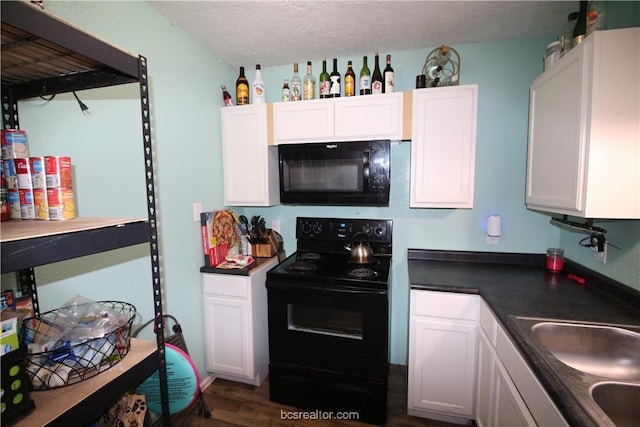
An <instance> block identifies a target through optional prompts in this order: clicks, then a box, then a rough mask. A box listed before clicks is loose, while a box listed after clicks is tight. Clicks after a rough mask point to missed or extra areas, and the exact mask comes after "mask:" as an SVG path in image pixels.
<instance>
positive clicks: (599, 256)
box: [593, 242, 609, 264]
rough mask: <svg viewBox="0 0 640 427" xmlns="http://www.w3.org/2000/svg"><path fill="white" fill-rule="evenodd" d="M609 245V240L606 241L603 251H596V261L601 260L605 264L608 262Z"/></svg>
mask: <svg viewBox="0 0 640 427" xmlns="http://www.w3.org/2000/svg"><path fill="white" fill-rule="evenodd" d="M608 247H609V244H608V243H607V242H604V250H603V251H602V252H596V253H595V254H593V256H594V257H595V259H596V261H598V262H601V263H603V264H606V263H607V248H608Z"/></svg>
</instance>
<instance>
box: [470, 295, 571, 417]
mask: <svg viewBox="0 0 640 427" xmlns="http://www.w3.org/2000/svg"><path fill="white" fill-rule="evenodd" d="M477 374H478V376H477V396H478V399H477V401H476V422H477V424H478V426H479V427H489V426H510V427H512V426H513V427H516V426H554V427H557V426H568V425H569V424H567V422H566V421H565V419H564V417H563V416H562V415H561V414H560V412H559V411H558V409H557V408H556V406H555V404H554V403H553V401H552V400H551V398H550V397H549V395H548V394H547V393H546V392H545V391H544V389H543V388H542V385H541V384H540V383H539V382H538V380H537V378H536V377H535V375H534V373H533V372H532V371H531V369H530V368H529V367H528V365H527V364H526V362H525V361H524V359H523V358H522V356H520V354H519V353H518V350H517V349H516V347H515V346H514V344H513V343H512V342H511V340H510V339H509V337H508V336H507V335H506V333H505V332H504V330H503V329H502V327H501V326H500V325H499V324H498V321H497V320H496V319H495V317H494V316H493V313H492V312H491V310H490V309H489V308H488V307H487V305H486V304H485V303H484V301H480V328H479V339H478V373H477Z"/></svg>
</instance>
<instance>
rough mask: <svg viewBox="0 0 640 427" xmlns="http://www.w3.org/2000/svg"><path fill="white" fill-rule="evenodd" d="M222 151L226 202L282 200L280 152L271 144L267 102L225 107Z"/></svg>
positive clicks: (249, 203)
mask: <svg viewBox="0 0 640 427" xmlns="http://www.w3.org/2000/svg"><path fill="white" fill-rule="evenodd" d="M222 154H223V167H224V200H225V205H227V206H272V205H277V204H278V203H280V189H279V181H278V153H277V148H276V147H270V146H268V139H267V106H266V105H243V106H236V107H225V108H223V109H222Z"/></svg>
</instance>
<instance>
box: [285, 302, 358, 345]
mask: <svg viewBox="0 0 640 427" xmlns="http://www.w3.org/2000/svg"><path fill="white" fill-rule="evenodd" d="M287 315H288V320H289V321H288V323H289V330H293V331H302V332H308V333H314V334H321V335H331V336H337V337H343V338H352V339H357V340H362V313H361V312H358V311H351V310H343V309H339V308H333V307H315V306H309V305H302V304H287Z"/></svg>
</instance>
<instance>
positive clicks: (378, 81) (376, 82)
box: [371, 52, 382, 93]
mask: <svg viewBox="0 0 640 427" xmlns="http://www.w3.org/2000/svg"><path fill="white" fill-rule="evenodd" d="M371 93H382V73H381V72H380V56H379V55H378V52H376V55H375V65H374V67H373V74H372V75H371Z"/></svg>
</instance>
